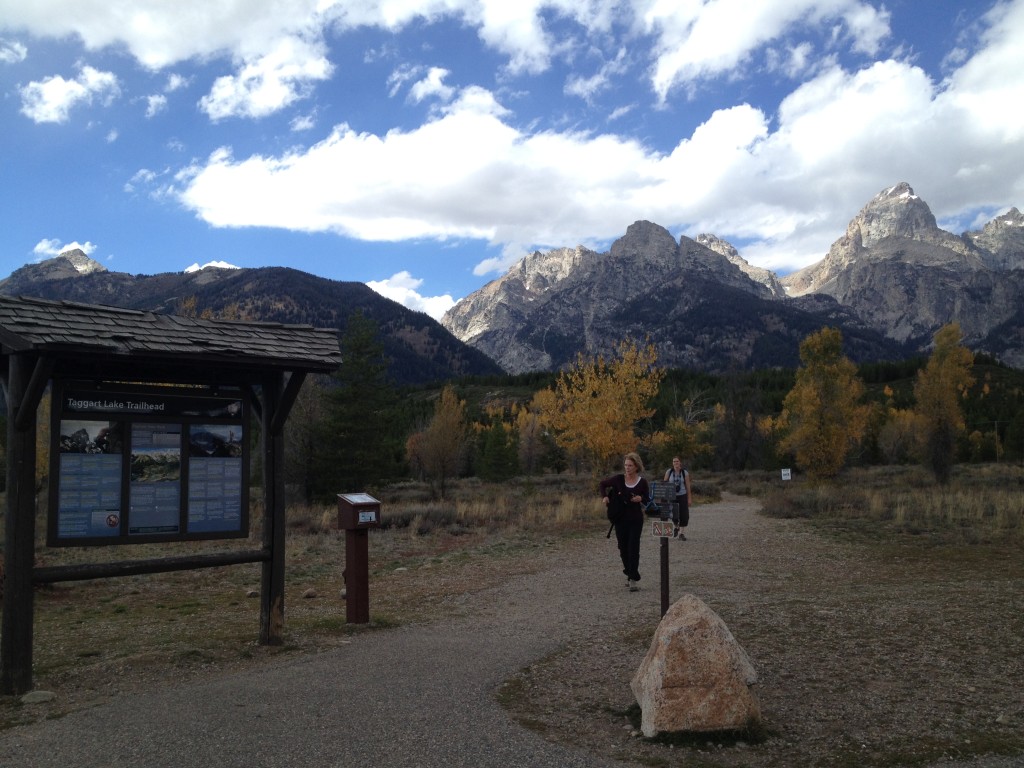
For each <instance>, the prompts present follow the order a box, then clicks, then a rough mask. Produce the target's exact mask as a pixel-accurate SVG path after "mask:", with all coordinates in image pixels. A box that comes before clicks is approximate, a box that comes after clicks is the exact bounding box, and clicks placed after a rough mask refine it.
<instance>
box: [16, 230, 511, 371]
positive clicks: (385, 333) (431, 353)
mask: <svg viewBox="0 0 1024 768" xmlns="http://www.w3.org/2000/svg"><path fill="white" fill-rule="evenodd" d="M0 294H3V295H7V296H37V297H40V298H44V299H64V300H69V301H78V302H83V303H87V304H110V305H114V306H119V307H127V308H129V309H144V310H151V311H155V312H175V311H176V310H177V308H178V306H179V304H180V303H181V301H182V300H183V299H186V298H190V297H194V298H195V300H196V308H197V311H199V312H203V311H204V310H209V311H210V312H212V313H213V314H214V316H216V315H217V314H219V313H221V312H223V311H224V310H225V309H227V308H228V307H232V306H233V305H236V307H237V310H238V311H239V313H240V316H241V317H242V319H246V320H258V321H265V322H278V323H291V324H304V325H312V326H314V327H317V328H337V329H339V331H343V330H344V328H345V325H346V322H347V320H348V317H349V316H350V315H351V314H352V313H353V312H354V311H356V310H361V311H362V313H363V314H364V315H365V316H367V317H369V318H371V319H372V320H373V321H374V322H376V323H377V325H378V326H379V327H380V329H381V337H382V342H383V344H384V350H385V354H386V355H387V357H388V360H389V365H388V370H389V373H390V375H391V378H392V380H394V381H395V382H396V383H398V384H420V383H429V382H434V381H442V380H447V379H450V378H452V377H456V376H466V375H490V374H498V373H501V369H500V368H499V367H498V366H497V365H495V363H494V362H493V361H492V360H491V359H490V358H488V357H487V356H486V355H485V354H483V353H482V352H480V351H478V350H476V349H473V348H472V347H469V346H467V345H465V344H463V343H462V342H460V341H458V340H457V339H455V338H454V337H453V336H452V335H451V334H450V333H449V332H448V331H446V330H445V329H444V328H442V327H441V326H440V324H438V323H437V321H435V320H434V319H433V318H431V317H429V316H427V315H425V314H423V313H420V312H413V311H412V310H409V309H407V308H405V307H403V306H402V305H400V304H398V303H397V302H394V301H391V300H390V299H386V298H384V297H383V296H381V295H379V294H377V293H375V292H374V291H373V290H371V289H370V288H369V287H367V286H366V285H364V284H363V283H354V282H341V281H335V280H327V279H324V278H321V277H316V276H314V275H310V274H307V273H305V272H301V271H299V270H295V269H288V268H285V267H267V268H262V269H218V268H216V267H207V268H206V269H202V270H198V271H195V272H167V273H162V274H157V275H129V274H126V273H123V272H112V271H108V270H106V269H105V268H104V267H102V266H101V265H100V264H98V263H96V262H95V261H93V260H92V259H90V258H89V257H88V256H86V254H84V253H83V252H82V251H78V250H75V251H69V252H67V253H63V254H61V255H60V256H57V257H55V258H52V259H48V260H46V261H44V262H41V263H39V264H30V265H27V266H25V267H22V268H21V269H19V270H17V271H15V272H14V273H12V274H11V275H10V276H9V277H8V278H6V279H4V280H2V281H0Z"/></svg>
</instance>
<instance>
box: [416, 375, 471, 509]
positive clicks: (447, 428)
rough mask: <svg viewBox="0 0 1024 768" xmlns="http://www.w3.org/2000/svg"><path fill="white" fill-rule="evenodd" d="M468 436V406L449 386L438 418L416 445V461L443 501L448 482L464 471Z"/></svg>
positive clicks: (440, 401)
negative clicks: (434, 484) (434, 485)
mask: <svg viewBox="0 0 1024 768" xmlns="http://www.w3.org/2000/svg"><path fill="white" fill-rule="evenodd" d="M468 432H469V427H468V425H467V423H466V402H465V401H464V400H460V399H459V397H458V395H456V394H455V389H454V388H453V387H452V386H451V385H450V384H449V385H448V386H446V387H445V388H444V389H443V390H441V396H440V397H439V398H438V399H437V403H436V404H435V405H434V416H433V418H432V419H431V420H430V424H428V425H427V428H426V429H425V430H424V431H423V433H422V434H421V435H420V438H419V440H418V441H416V443H415V445H414V448H415V451H416V459H417V460H418V461H419V463H420V465H421V466H422V468H423V471H424V472H425V473H426V475H427V477H429V478H430V481H431V483H432V484H433V483H437V488H438V491H439V493H440V496H441V498H442V499H443V498H444V495H445V491H446V489H447V481H448V479H449V478H453V477H457V476H458V474H459V472H460V471H461V470H462V466H463V463H464V461H465V458H466V440H467V436H468Z"/></svg>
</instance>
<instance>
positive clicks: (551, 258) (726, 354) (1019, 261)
mask: <svg viewBox="0 0 1024 768" xmlns="http://www.w3.org/2000/svg"><path fill="white" fill-rule="evenodd" d="M1022 315H1024V216H1022V215H1021V214H1020V213H1019V212H1018V211H1017V209H1015V208H1014V209H1012V210H1011V211H1010V212H1008V213H1007V214H1005V215H1003V216H1000V217H998V218H997V219H994V220H993V221H992V222H990V223H989V224H987V225H986V226H985V227H984V229H983V230H981V231H980V232H968V233H965V234H964V235H962V236H959V237H958V236H956V235H953V234H951V233H949V232H946V231H944V230H942V229H940V228H939V227H938V226H937V224H936V221H935V217H934V215H933V214H932V212H931V210H930V209H929V208H928V206H927V204H926V203H925V202H924V201H923V200H921V199H920V198H919V197H917V195H915V194H914V191H913V189H911V187H910V185H908V184H906V183H901V184H897V185H896V186H893V187H890V188H888V189H885V190H883V191H882V192H881V193H879V194H878V195H877V196H876V197H875V198H873V199H872V200H871V201H870V202H869V203H868V204H867V205H866V206H865V207H864V208H863V209H862V210H861V211H860V212H859V213H858V214H857V215H856V216H855V217H854V218H853V220H851V222H850V224H849V226H848V227H847V231H846V233H845V234H844V235H843V236H842V237H840V238H839V239H838V240H836V242H835V243H834V244H833V245H832V247H831V249H830V250H829V252H828V254H827V255H826V256H825V258H824V259H823V260H822V261H820V262H818V263H817V264H814V265H811V266H809V267H807V268H805V269H803V270H800V271H799V272H796V273H793V274H791V275H787V276H785V277H782V278H779V277H777V276H776V275H774V274H773V273H771V272H770V271H768V270H763V269H759V268H756V267H753V266H751V265H750V264H748V263H747V262H746V261H745V260H744V259H743V258H742V257H741V256H740V254H739V253H738V252H737V251H736V249H735V248H734V247H733V246H731V245H730V244H729V243H727V242H725V241H723V240H720V239H719V238H717V237H715V236H714V235H699V236H698V237H697V239H696V240H691V239H689V238H687V237H681V238H680V239H679V241H678V242H676V240H675V239H674V238H673V236H672V235H671V234H670V233H669V232H668V231H667V230H666V229H664V228H663V227H660V226H658V225H656V224H652V223H650V222H643V221H641V222H636V223H635V224H633V225H631V226H630V227H629V228H628V229H627V231H626V234H625V235H624V236H623V237H622V238H620V239H619V240H617V241H616V242H615V243H614V244H613V245H612V247H611V249H610V251H609V252H608V253H604V254H601V253H595V252H593V251H589V250H587V249H585V248H576V249H566V248H561V249H556V250H553V251H550V252H548V253H539V252H537V253H534V254H532V255H530V256H527V257H526V258H524V259H523V260H522V261H520V262H519V263H518V264H517V265H515V266H514V267H513V268H512V269H510V270H509V272H508V273H507V274H506V275H504V276H503V277H501V278H499V279H498V280H495V281H493V282H491V283H489V284H488V285H486V286H484V287H483V288H481V289H480V290H479V291H476V292H475V293H473V294H471V295H470V296H468V297H466V298H465V299H463V300H462V301H461V302H459V303H458V304H456V305H455V306H454V307H453V308H452V309H451V310H449V312H448V313H447V314H446V315H445V317H444V318H443V319H442V323H443V324H444V325H445V327H447V328H448V329H450V330H451V331H452V333H453V334H454V335H455V336H456V337H458V338H460V339H462V340H463V341H465V342H466V343H468V344H471V345H473V346H475V347H477V348H478V349H480V350H481V351H483V352H485V353H487V354H488V355H490V356H491V357H492V358H494V359H495V360H496V361H498V362H499V363H500V364H501V365H502V366H503V367H504V368H505V369H506V370H509V371H512V372H524V371H533V370H547V369H552V368H558V367H561V366H563V365H565V364H566V363H568V362H571V361H572V360H574V359H575V357H576V355H577V354H578V353H580V352H583V353H586V354H594V353H598V352H603V351H608V350H610V349H612V348H613V347H614V345H615V344H616V342H617V341H618V340H620V339H622V338H624V337H631V338H634V339H636V340H638V341H642V340H643V339H645V338H650V339H651V341H652V342H653V343H654V344H655V345H656V346H657V347H658V352H659V360H660V361H661V362H662V363H663V364H665V365H669V366H686V367H695V368H701V369H705V370H712V371H722V370H725V369H727V368H730V367H762V366H775V365H779V366H792V365H796V364H797V360H798V348H799V343H800V341H801V340H802V339H803V338H804V337H805V336H806V335H807V334H808V333H811V332H813V331H815V330H817V329H818V328H820V327H822V326H824V325H831V326H835V327H839V328H840V329H841V330H842V332H843V335H844V339H845V341H846V346H847V354H849V355H850V357H851V358H853V359H854V360H857V361H865V360H875V359H899V358H902V357H906V356H909V355H913V354H920V353H923V352H925V351H926V350H927V347H928V345H929V344H930V342H931V337H932V335H933V334H934V332H935V330H937V329H938V328H939V327H941V326H942V325H943V324H945V323H947V322H950V321H952V320H957V321H958V322H960V324H961V327H962V328H963V330H964V334H965V341H966V343H967V344H968V345H970V346H971V347H972V348H974V349H977V350H982V351H986V352H989V353H991V354H993V355H995V356H996V357H999V358H1001V359H1002V360H1003V361H1004V362H1007V363H1008V364H1011V365H1017V366H1020V365H1024V324H1022V322H1021V320H1022Z"/></svg>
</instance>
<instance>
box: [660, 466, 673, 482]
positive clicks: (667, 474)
mask: <svg viewBox="0 0 1024 768" xmlns="http://www.w3.org/2000/svg"><path fill="white" fill-rule="evenodd" d="M661 479H662V480H664V481H665V482H666V483H667V482H668V481H669V480H671V479H672V470H671V469H666V470H665V476H664V477H663V478H661Z"/></svg>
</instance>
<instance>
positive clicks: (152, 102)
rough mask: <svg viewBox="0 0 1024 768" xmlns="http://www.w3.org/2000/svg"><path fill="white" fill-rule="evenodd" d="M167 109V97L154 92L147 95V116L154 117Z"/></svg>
mask: <svg viewBox="0 0 1024 768" xmlns="http://www.w3.org/2000/svg"><path fill="white" fill-rule="evenodd" d="M165 109H167V97H166V96H164V95H163V94H162V93H154V94H152V95H150V96H147V97H146V117H154V116H156V115H158V114H160V113H161V112H163V111H164V110H165Z"/></svg>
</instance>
